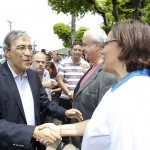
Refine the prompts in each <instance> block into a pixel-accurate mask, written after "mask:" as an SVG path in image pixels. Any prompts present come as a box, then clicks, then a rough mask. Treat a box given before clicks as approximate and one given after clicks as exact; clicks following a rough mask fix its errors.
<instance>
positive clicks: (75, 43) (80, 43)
mask: <svg viewBox="0 0 150 150" xmlns="http://www.w3.org/2000/svg"><path fill="white" fill-rule="evenodd" d="M75 45H80V46H83V43H82V42H78V41H76V42H74V43H73V44H72V46H71V49H73V47H74V46H75Z"/></svg>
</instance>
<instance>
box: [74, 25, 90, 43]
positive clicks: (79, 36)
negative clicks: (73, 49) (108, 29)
mask: <svg viewBox="0 0 150 150" xmlns="http://www.w3.org/2000/svg"><path fill="white" fill-rule="evenodd" d="M86 30H88V28H86V27H80V28H79V29H78V30H77V31H76V35H75V40H76V41H78V42H82V37H83V34H84V32H85V31H86Z"/></svg>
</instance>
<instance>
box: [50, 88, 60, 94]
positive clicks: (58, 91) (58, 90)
mask: <svg viewBox="0 0 150 150" xmlns="http://www.w3.org/2000/svg"><path fill="white" fill-rule="evenodd" d="M52 91H53V92H55V93H61V91H62V90H61V88H57V89H52Z"/></svg>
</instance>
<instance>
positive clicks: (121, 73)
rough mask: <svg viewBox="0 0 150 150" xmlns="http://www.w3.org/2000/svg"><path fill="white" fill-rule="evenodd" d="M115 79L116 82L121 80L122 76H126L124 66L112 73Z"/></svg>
mask: <svg viewBox="0 0 150 150" xmlns="http://www.w3.org/2000/svg"><path fill="white" fill-rule="evenodd" d="M113 74H114V75H115V76H116V78H117V81H119V80H121V79H122V78H123V77H124V76H126V75H127V74H128V72H127V70H126V66H125V64H122V65H121V66H120V67H119V68H118V69H117V71H115V72H114V73H113Z"/></svg>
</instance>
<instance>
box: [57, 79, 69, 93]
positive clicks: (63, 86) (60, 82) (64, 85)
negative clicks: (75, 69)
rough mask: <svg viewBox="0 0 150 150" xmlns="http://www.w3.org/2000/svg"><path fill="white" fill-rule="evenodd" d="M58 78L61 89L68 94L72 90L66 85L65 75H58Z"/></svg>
mask: <svg viewBox="0 0 150 150" xmlns="http://www.w3.org/2000/svg"><path fill="white" fill-rule="evenodd" d="M57 80H58V83H59V86H60V87H61V89H62V90H63V91H64V92H65V93H66V94H68V92H69V91H70V90H69V89H68V87H67V86H66V84H65V83H64V82H63V77H58V78H57Z"/></svg>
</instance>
